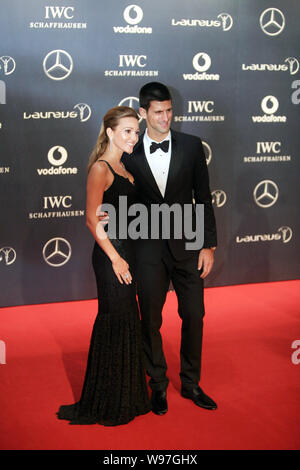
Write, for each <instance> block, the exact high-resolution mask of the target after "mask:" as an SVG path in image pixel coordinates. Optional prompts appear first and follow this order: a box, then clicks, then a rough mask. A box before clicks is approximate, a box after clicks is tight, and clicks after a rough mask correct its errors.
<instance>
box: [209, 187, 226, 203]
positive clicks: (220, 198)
mask: <svg viewBox="0 0 300 470" xmlns="http://www.w3.org/2000/svg"><path fill="white" fill-rule="evenodd" d="M211 195H212V203H213V204H215V205H216V206H217V207H222V206H224V204H225V202H226V200H227V196H226V193H225V191H223V190H222V189H215V191H213V192H212V193H211Z"/></svg>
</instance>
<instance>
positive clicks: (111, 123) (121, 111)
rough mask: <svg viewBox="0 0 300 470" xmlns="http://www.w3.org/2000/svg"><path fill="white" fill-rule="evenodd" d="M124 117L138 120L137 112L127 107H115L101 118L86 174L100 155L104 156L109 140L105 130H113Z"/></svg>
mask: <svg viewBox="0 0 300 470" xmlns="http://www.w3.org/2000/svg"><path fill="white" fill-rule="evenodd" d="M126 117H133V118H135V119H137V120H139V117H138V114H137V112H136V111H135V110H134V109H133V108H129V106H116V107H114V108H112V109H110V110H109V111H107V113H106V114H105V116H104V118H103V122H102V125H101V129H100V133H99V135H98V138H97V142H96V145H95V147H94V149H93V151H92V153H91V156H90V158H89V162H88V167H87V170H88V172H89V171H90V169H91V166H92V165H93V164H94V163H95V162H96V161H97V160H98V159H99V158H100V157H101V155H103V154H104V152H105V150H106V148H107V146H108V145H109V138H108V136H107V133H106V131H107V129H108V128H109V127H110V128H111V129H115V127H117V125H118V124H119V121H120V119H122V118H126Z"/></svg>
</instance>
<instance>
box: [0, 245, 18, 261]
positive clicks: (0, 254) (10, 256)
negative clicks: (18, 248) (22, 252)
mask: <svg viewBox="0 0 300 470" xmlns="http://www.w3.org/2000/svg"><path fill="white" fill-rule="evenodd" d="M16 257H17V254H16V252H15V250H14V249H13V248H12V247H11V246H4V247H3V248H0V263H1V261H4V263H5V265H6V266H8V265H9V264H12V263H14V262H15V260H16Z"/></svg>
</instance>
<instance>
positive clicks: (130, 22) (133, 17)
mask: <svg viewBox="0 0 300 470" xmlns="http://www.w3.org/2000/svg"><path fill="white" fill-rule="evenodd" d="M143 17H144V13H143V10H142V8H141V7H140V6H138V5H128V6H127V7H126V8H125V10H124V12H123V18H124V20H125V21H126V23H127V25H126V26H113V31H114V33H119V34H120V33H121V34H122V33H123V34H124V33H125V34H151V33H152V28H151V27H149V26H140V25H139V23H140V22H141V21H142V19H143Z"/></svg>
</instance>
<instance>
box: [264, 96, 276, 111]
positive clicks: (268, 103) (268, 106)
mask: <svg viewBox="0 0 300 470" xmlns="http://www.w3.org/2000/svg"><path fill="white" fill-rule="evenodd" d="M278 108H279V101H278V99H277V98H276V97H275V96H272V95H268V96H265V97H264V98H263V100H262V102H261V109H262V110H263V112H264V113H265V114H275V113H276V111H277V109H278Z"/></svg>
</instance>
